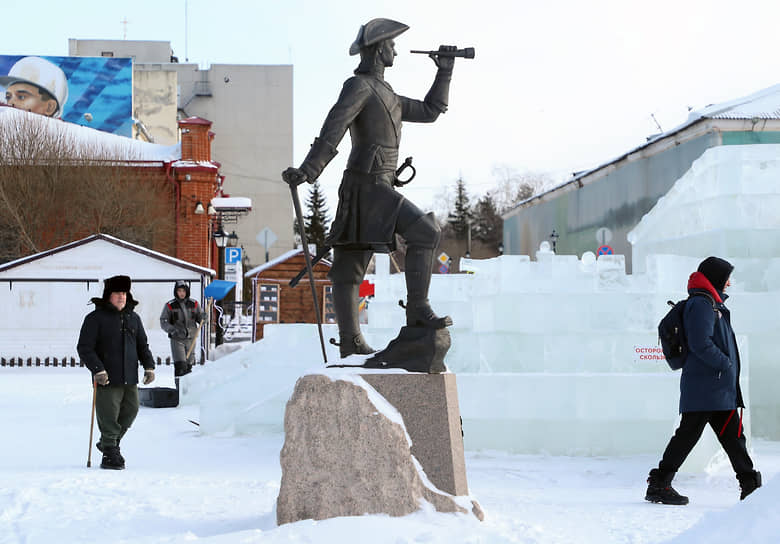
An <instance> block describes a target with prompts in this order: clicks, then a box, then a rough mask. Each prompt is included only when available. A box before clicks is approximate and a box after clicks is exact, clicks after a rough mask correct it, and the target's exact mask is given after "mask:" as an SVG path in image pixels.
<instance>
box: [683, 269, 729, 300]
mask: <svg viewBox="0 0 780 544" xmlns="http://www.w3.org/2000/svg"><path fill="white" fill-rule="evenodd" d="M688 289H705V290H706V291H707V292H708V293H709V294H711V295H712V298H714V299H715V302H723V300H722V299H721V298H720V293H718V292H717V291H716V290H715V288H714V287H713V286H712V283H710V280H708V279H707V276H705V275H704V274H702V273H701V272H694V273H693V274H691V277H690V278H688Z"/></svg>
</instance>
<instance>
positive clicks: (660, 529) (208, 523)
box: [0, 362, 780, 544]
mask: <svg viewBox="0 0 780 544" xmlns="http://www.w3.org/2000/svg"><path fill="white" fill-rule="evenodd" d="M209 364H219V362H215V363H209ZM171 372H172V370H171V369H170V367H163V368H161V369H159V371H158V374H159V375H160V376H159V378H158V382H157V383H158V385H169V386H170V385H172V381H173V379H172V375H171ZM90 403H91V387H90V381H89V373H88V372H87V370H85V369H78V368H21V369H20V368H2V369H0V430H1V431H2V448H0V543H2V544H10V543H24V544H38V543H45V544H50V543H58V544H64V543H78V544H82V543H90V542H99V543H102V544H108V543H121V542H128V543H130V542H132V543H152V542H154V543H178V542H182V543H184V542H204V543H244V542H246V543H253V542H272V543H275V542H311V543H318V544H321V543H325V544H327V543H330V542H333V543H339V544H343V543H346V542H360V543H363V542H371V543H374V542H376V543H382V542H387V543H393V544H401V543H411V542H420V543H422V542H425V543H448V544H449V543H502V542H516V543H549V544H552V543H566V544H571V543H577V544H588V543H594V544H596V543H598V544H607V543H626V544H627V543H631V544H640V543H654V542H666V541H669V540H670V539H675V538H676V539H675V540H672V541H673V542H676V543H684V544H691V543H701V542H707V543H708V544H717V543H720V542H723V543H726V542H729V543H733V542H737V541H741V542H746V543H750V544H756V543H764V542H766V543H769V542H773V543H774V542H777V540H778V538H779V537H778V535H780V515H778V514H777V511H776V505H777V503H778V500H780V478H775V476H776V475H777V474H778V473H780V443H777V442H762V441H755V442H754V443H753V449H754V453H755V459H756V462H757V466H758V468H759V469H760V470H761V471H762V472H763V475H764V481H765V485H764V487H763V488H762V489H759V490H758V491H756V492H755V493H754V494H753V495H752V496H751V497H750V498H749V499H748V500H746V501H743V502H740V501H739V498H738V496H739V490H738V486H737V483H736V481H735V479H734V477H733V474H732V473H731V470H730V468H729V467H728V465H727V464H726V463H716V464H715V465H714V466H713V467H711V470H709V471H708V472H707V473H704V472H702V473H694V474H682V475H680V476H678V478H677V480H676V481H675V485H676V487H677V489H678V490H680V491H681V492H682V493H684V494H687V495H688V496H689V497H690V499H691V504H690V505H689V506H685V507H671V506H659V505H653V504H649V503H646V502H645V501H644V500H643V497H644V491H645V482H644V479H645V477H646V474H647V471H648V469H649V468H651V467H652V466H653V464H654V463H655V462H656V461H657V458H656V457H655V456H648V455H641V456H630V457H595V458H594V457H551V456H537V455H533V456H532V455H510V454H505V453H500V452H473V451H470V452H467V453H466V465H467V474H468V480H469V488H470V489H469V490H470V493H471V494H472V495H473V496H474V497H475V498H476V499H477V500H479V502H480V503H481V505H482V507H483V508H484V510H485V513H486V519H485V521H484V522H482V523H480V522H479V521H477V520H476V519H475V518H474V517H473V516H471V515H454V514H439V513H435V512H433V511H430V510H423V511H421V512H419V513H416V514H413V515H410V516H406V517H404V518H390V517H387V516H379V515H372V516H362V517H352V518H337V519H330V520H325V521H301V522H297V523H293V524H289V525H284V526H281V527H277V526H276V515H275V506H274V505H275V501H276V496H277V493H278V490H279V481H280V477H281V469H280V467H279V451H280V449H281V446H282V442H283V436H282V435H280V434H266V435H260V436H205V435H201V434H200V433H199V432H198V429H197V427H196V426H195V425H193V424H192V423H190V422H189V421H188V420H189V419H193V420H196V419H197V417H198V408H197V406H184V407H179V408H169V409H154V408H145V407H141V411H140V413H139V415H138V419H137V420H136V423H135V425H134V426H133V428H132V429H131V430H130V432H129V433H128V435H127V437H126V438H125V440H124V441H123V443H122V452H123V454H124V456H125V458H126V459H127V469H126V470H124V471H106V470H101V469H100V468H98V467H99V465H100V455H99V452H97V450H95V449H94V447H93V449H92V468H87V467H86V461H87V453H88V447H89V446H90V444H88V439H89V415H90ZM96 436H97V429H96ZM94 441H95V440H93V442H94ZM659 453H660V452H659ZM770 480H771V481H770ZM700 521H701V522H702V523H701V524H700V523H699V522H700ZM689 529H690V531H689Z"/></svg>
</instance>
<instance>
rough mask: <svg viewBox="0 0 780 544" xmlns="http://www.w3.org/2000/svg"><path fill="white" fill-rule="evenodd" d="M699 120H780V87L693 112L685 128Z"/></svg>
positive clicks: (775, 86) (774, 86) (768, 88)
mask: <svg viewBox="0 0 780 544" xmlns="http://www.w3.org/2000/svg"><path fill="white" fill-rule="evenodd" d="M699 119H780V85H773V86H772V87H767V88H766V89H762V90H760V91H758V92H756V93H753V94H751V95H748V96H743V97H742V98H737V99H735V100H730V101H728V102H722V103H720V104H711V105H709V106H707V107H706V108H703V109H701V110H698V111H695V112H691V114H690V115H689V116H688V120H687V121H686V123H685V124H684V126H687V125H689V124H691V123H693V122H696V121H698V120H699Z"/></svg>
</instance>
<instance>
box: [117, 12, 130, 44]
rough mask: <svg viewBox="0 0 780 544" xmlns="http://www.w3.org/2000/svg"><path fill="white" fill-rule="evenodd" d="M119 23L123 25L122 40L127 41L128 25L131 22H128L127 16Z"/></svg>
mask: <svg viewBox="0 0 780 544" xmlns="http://www.w3.org/2000/svg"><path fill="white" fill-rule="evenodd" d="M119 22H120V23H122V39H123V40H126V39H127V23H129V22H130V21H128V20H127V16H125V17H124V18H123V19H122V20H121V21H119Z"/></svg>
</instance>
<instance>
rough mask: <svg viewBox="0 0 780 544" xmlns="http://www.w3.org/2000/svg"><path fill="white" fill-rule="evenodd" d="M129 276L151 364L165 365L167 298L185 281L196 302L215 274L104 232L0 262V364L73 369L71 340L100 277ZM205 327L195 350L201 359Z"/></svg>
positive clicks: (76, 358)
mask: <svg viewBox="0 0 780 544" xmlns="http://www.w3.org/2000/svg"><path fill="white" fill-rule="evenodd" d="M118 274H123V275H127V276H130V278H131V280H132V282H133V284H132V287H131V292H132V294H133V298H135V299H136V300H137V301H138V302H139V304H138V306H137V307H136V308H135V311H136V313H137V314H138V315H139V316H141V320H142V321H143V324H144V329H145V330H146V333H147V336H148V338H149V347H150V348H151V350H152V354H153V355H154V357H155V360H156V361H157V363H158V364H161V363H170V344H169V340H168V337H167V335H166V333H165V332H164V331H163V330H162V329H161V328H160V312H161V310H162V307H163V304H165V302H166V301H168V300H170V299H171V298H173V286H174V283H175V282H176V281H177V280H184V281H186V282H188V283H189V284H190V296H191V297H192V298H194V299H195V300H197V301H198V302H199V303H200V304H201V305H202V304H203V302H204V295H203V292H204V289H205V287H206V285H208V284H209V283H210V282H211V279H212V278H213V276H214V271H213V270H211V269H208V268H205V267H201V266H197V265H195V264H192V263H189V262H186V261H183V260H181V259H176V258H173V257H170V256H168V255H165V254H162V253H159V252H157V251H153V250H151V249H149V248H146V247H142V246H139V245H137V244H131V243H129V242H126V241H124V240H120V239H119V238H116V237H113V236H108V235H106V234H94V235H92V236H88V237H86V238H84V239H82V240H76V241H74V242H71V243H69V244H65V245H63V246H60V247H57V248H52V249H50V250H47V251H43V252H41V253H38V254H35V255H30V256H28V257H24V258H21V259H17V260H15V261H12V262H9V263H5V264H3V265H0V286H1V287H2V288H0V306H2V308H3V312H2V313H1V314H0V346H2V347H0V366H9V365H11V364H13V365H14V366H54V365H55V364H56V365H57V366H73V365H78V364H79V356H78V353H77V352H76V342H77V340H78V337H79V331H80V329H81V323H82V322H83V321H84V316H86V315H87V314H88V313H89V312H91V311H92V310H94V306H93V305H91V304H90V303H89V301H90V299H91V298H93V297H98V298H99V297H101V296H102V295H103V280H104V279H106V278H109V277H111V276H115V275H118ZM205 340H206V327H204V328H203V331H202V332H201V338H200V341H199V342H198V344H197V346H196V347H197V349H198V352H197V353H199V354H200V355H199V356H198V357H197V359H198V360H200V361H202V360H203V358H205V356H206V350H207V349H208V342H206V341H205Z"/></svg>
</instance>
